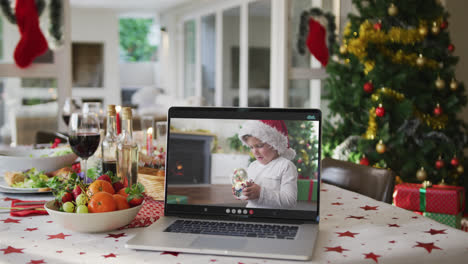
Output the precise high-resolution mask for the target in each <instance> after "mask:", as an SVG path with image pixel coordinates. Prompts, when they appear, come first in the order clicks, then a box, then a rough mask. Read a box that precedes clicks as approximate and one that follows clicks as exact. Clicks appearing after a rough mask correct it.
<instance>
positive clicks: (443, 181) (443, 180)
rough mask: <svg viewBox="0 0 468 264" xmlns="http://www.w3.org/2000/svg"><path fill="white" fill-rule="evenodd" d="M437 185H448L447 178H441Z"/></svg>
mask: <svg viewBox="0 0 468 264" xmlns="http://www.w3.org/2000/svg"><path fill="white" fill-rule="evenodd" d="M437 185H442V186H445V185H447V184H446V183H445V179H444V178H442V180H440V182H439V183H438V184H437Z"/></svg>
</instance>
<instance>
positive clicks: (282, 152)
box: [239, 120, 297, 209]
mask: <svg viewBox="0 0 468 264" xmlns="http://www.w3.org/2000/svg"><path fill="white" fill-rule="evenodd" d="M239 139H240V140H241V141H242V142H243V143H244V144H245V145H247V146H249V147H250V149H251V152H252V154H253V155H254V157H255V159H256V160H255V161H254V162H252V163H251V164H250V165H249V167H248V168H247V175H248V177H249V181H248V182H247V187H246V188H245V189H244V190H243V192H242V194H243V195H244V196H246V197H247V200H248V202H247V207H255V208H278V209H279V208H281V209H292V208H294V207H295V206H296V203H297V168H296V166H295V165H294V163H292V162H291V160H292V159H293V158H294V157H295V156H296V152H295V151H294V150H293V149H291V148H290V147H289V138H288V129H287V127H286V124H285V123H284V121H283V120H249V121H247V122H245V123H244V124H243V125H242V127H241V129H240V131H239Z"/></svg>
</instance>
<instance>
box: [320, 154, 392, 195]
mask: <svg viewBox="0 0 468 264" xmlns="http://www.w3.org/2000/svg"><path fill="white" fill-rule="evenodd" d="M320 175H321V179H322V181H323V182H325V183H328V184H331V185H335V186H338V187H341V188H343V189H346V190H350V191H353V192H357V193H360V194H362V195H365V196H368V197H371V198H373V199H375V200H379V201H382V202H386V203H392V196H393V188H394V185H395V172H393V171H392V170H388V169H378V168H374V167H369V166H364V165H359V164H355V163H351V162H348V161H342V160H335V159H331V158H325V159H323V160H322V171H321V174H320Z"/></svg>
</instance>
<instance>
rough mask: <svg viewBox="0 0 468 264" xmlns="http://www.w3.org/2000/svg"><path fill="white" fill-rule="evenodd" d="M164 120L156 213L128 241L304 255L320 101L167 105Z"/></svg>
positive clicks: (316, 178) (315, 218) (311, 232)
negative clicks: (161, 194) (298, 105)
mask: <svg viewBox="0 0 468 264" xmlns="http://www.w3.org/2000/svg"><path fill="white" fill-rule="evenodd" d="M168 127H170V129H168V133H167V150H166V151H167V152H166V176H165V203H164V216H163V217H161V218H160V219H159V220H158V221H156V222H155V223H153V224H152V225H151V226H149V227H147V228H144V229H142V230H141V232H139V233H138V234H137V235H135V237H133V238H132V239H130V240H129V241H128V242H127V243H126V245H125V246H126V247H127V248H131V249H138V250H155V251H175V252H186V253H200V254H213V255H231V256H244V257H259V258H274V259H290V260H308V259H310V258H311V257H312V254H313V250H314V245H315V242H316V238H317V236H318V230H319V226H318V224H319V218H320V217H319V204H320V195H319V194H320V192H319V190H320V186H319V184H320V169H319V168H320V160H321V158H320V153H321V112H320V110H317V109H279V108H278V109H275V108H236V107H232V108H220V107H172V108H170V109H169V111H168Z"/></svg>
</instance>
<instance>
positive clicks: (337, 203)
mask: <svg viewBox="0 0 468 264" xmlns="http://www.w3.org/2000/svg"><path fill="white" fill-rule="evenodd" d="M332 205H342V203H339V202H336V203H332Z"/></svg>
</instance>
